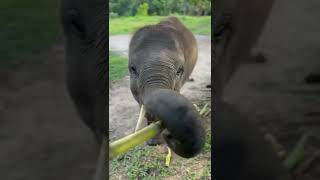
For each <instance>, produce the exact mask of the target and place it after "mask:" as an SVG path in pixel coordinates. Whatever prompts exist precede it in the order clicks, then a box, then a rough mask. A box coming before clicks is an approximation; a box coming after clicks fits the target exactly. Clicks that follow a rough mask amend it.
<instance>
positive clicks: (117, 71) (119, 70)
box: [109, 53, 128, 81]
mask: <svg viewBox="0 0 320 180" xmlns="http://www.w3.org/2000/svg"><path fill="white" fill-rule="evenodd" d="M127 67H128V60H127V59H126V58H124V57H122V56H119V55H117V54H114V53H110V54H109V80H110V81H115V80H118V79H120V78H122V77H124V76H125V75H126V74H127V72H128V70H127V69H128V68H127Z"/></svg>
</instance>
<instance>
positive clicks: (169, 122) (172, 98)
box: [128, 17, 205, 158]
mask: <svg viewBox="0 0 320 180" xmlns="http://www.w3.org/2000/svg"><path fill="white" fill-rule="evenodd" d="M197 56H198V52H197V43H196V39H195V37H194V36H193V34H192V33H191V32H190V31H189V30H188V29H187V28H186V27H185V26H184V25H183V24H182V23H181V22H180V21H179V20H178V18H176V17H168V18H167V19H165V20H163V21H161V22H160V23H158V24H156V25H148V26H144V27H142V28H140V29H138V30H137V31H136V32H135V33H134V35H133V37H132V39H131V42H130V45H129V63H128V68H129V72H130V89H131V92H132V94H133V96H134V98H135V99H136V101H137V102H138V103H139V104H140V105H144V107H145V110H146V113H147V115H146V117H147V121H148V123H151V122H153V121H155V119H156V118H158V119H160V120H161V121H162V122H163V124H164V125H165V127H166V131H165V132H164V133H163V134H162V135H163V138H164V139H165V141H166V142H167V144H168V145H169V147H170V148H171V149H172V150H173V151H174V152H175V153H176V154H178V155H180V156H182V157H185V158H190V157H194V156H195V155H197V154H198V153H199V152H200V151H201V149H202V147H203V145H204V139H205V131H204V127H203V126H202V122H201V118H200V116H199V114H198V112H197V111H196V110H195V108H194V107H193V105H192V104H191V102H189V101H188V100H187V99H186V98H185V97H184V96H182V95H181V94H180V93H179V90H180V89H181V87H182V86H183V84H184V83H185V82H186V80H187V79H188V78H189V76H190V74H191V72H192V70H193V68H194V66H195V64H196V61H197ZM158 143H159V142H156V144H158Z"/></svg>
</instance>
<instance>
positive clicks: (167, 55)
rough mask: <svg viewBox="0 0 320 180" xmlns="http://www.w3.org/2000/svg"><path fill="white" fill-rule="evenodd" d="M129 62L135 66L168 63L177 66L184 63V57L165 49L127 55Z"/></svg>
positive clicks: (141, 51) (140, 51)
mask: <svg viewBox="0 0 320 180" xmlns="http://www.w3.org/2000/svg"><path fill="white" fill-rule="evenodd" d="M129 61H130V62H133V63H134V64H136V65H139V64H145V63H153V64H157V63H159V62H161V63H169V64H171V65H174V66H177V65H180V64H181V63H183V62H184V55H183V54H182V53H179V52H177V51H172V50H169V49H166V48H163V49H147V50H139V51H136V52H135V53H131V54H130V55H129Z"/></svg>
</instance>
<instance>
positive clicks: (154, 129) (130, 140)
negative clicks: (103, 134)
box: [109, 121, 164, 160]
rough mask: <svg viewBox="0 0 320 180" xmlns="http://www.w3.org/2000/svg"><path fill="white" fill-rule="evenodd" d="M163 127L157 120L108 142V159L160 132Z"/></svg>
mask: <svg viewBox="0 0 320 180" xmlns="http://www.w3.org/2000/svg"><path fill="white" fill-rule="evenodd" d="M163 129H164V127H163V126H162V124H161V121H157V122H155V123H152V124H150V125H149V126H147V127H145V128H143V129H141V130H139V131H137V132H135V133H133V134H130V135H128V136H126V137H123V138H121V139H118V140H116V141H114V142H112V143H110V144H109V160H110V159H112V158H114V157H116V156H119V155H122V154H124V153H126V152H127V151H128V150H129V149H131V148H133V147H135V146H137V145H139V144H142V143H143V142H145V141H147V140H149V139H151V138H153V137H155V136H156V135H158V134H160V133H161V131H162V130H163Z"/></svg>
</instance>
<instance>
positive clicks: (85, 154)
mask: <svg viewBox="0 0 320 180" xmlns="http://www.w3.org/2000/svg"><path fill="white" fill-rule="evenodd" d="M35 58H36V59H37V60H39V61H38V62H35V64H29V65H25V66H23V67H20V68H18V69H13V70H6V69H1V70H0V126H1V128H0V160H1V161H0V174H1V179H4V180H44V179H46V180H57V179H70V180H80V179H83V180H88V179H91V178H92V177H93V173H94V168H95V165H96V154H97V152H98V151H97V149H96V145H95V141H94V138H93V135H92V133H91V132H90V131H89V129H88V128H87V127H86V126H85V125H84V124H83V123H82V121H81V120H80V118H79V117H78V114H77V113H76V111H75V108H74V106H73V104H72V102H71V100H70V98H69V96H68V94H67V91H66V87H65V81H64V49H63V46H62V43H58V44H57V45H55V46H53V47H52V48H51V49H49V50H47V51H45V52H42V53H41V54H40V55H36V57H35Z"/></svg>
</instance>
